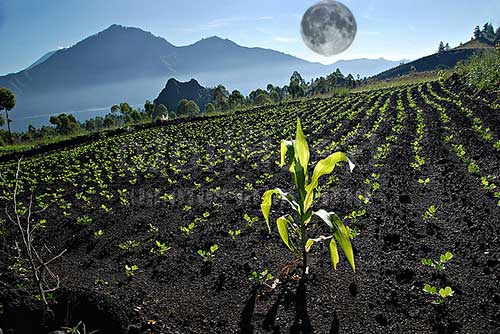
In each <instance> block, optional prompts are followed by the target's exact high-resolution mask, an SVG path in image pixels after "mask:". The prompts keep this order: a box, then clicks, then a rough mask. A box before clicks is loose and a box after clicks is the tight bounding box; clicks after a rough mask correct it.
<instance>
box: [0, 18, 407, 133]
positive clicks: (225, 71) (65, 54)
mask: <svg viewBox="0 0 500 334" xmlns="http://www.w3.org/2000/svg"><path fill="white" fill-rule="evenodd" d="M43 58H45V59H43ZM382 62H383V63H382ZM379 63H380V64H382V65H379ZM396 63H399V62H394V63H393V64H390V63H388V62H387V61H385V60H380V59H379V60H375V61H372V60H360V61H356V62H355V63H352V61H344V62H341V63H339V64H332V65H328V66H327V65H322V64H319V63H311V62H308V61H305V60H302V59H299V58H297V57H294V56H291V55H288V54H285V53H282V52H278V51H274V50H270V49H263V48H249V47H244V46H240V45H238V44H236V43H234V42H232V41H230V40H228V39H222V38H219V37H210V38H206V39H202V40H200V41H198V42H196V43H194V44H191V45H187V46H175V45H173V44H171V43H169V42H168V41H167V40H165V39H163V38H161V37H158V36H154V35H153V34H151V33H150V32H146V31H143V30H141V29H138V28H133V27H123V26H120V25H112V26H110V27H109V28H107V29H106V30H103V31H101V32H99V33H97V34H95V35H92V36H90V37H88V38H86V39H84V40H82V41H80V42H79V43H77V44H75V45H74V46H72V47H69V48H66V49H62V50H57V52H55V53H53V54H50V55H45V56H44V57H42V59H40V60H39V61H37V62H36V63H35V64H34V65H33V66H30V67H29V68H27V69H25V70H22V71H20V72H18V73H13V74H8V75H5V76H0V87H8V88H10V89H12V90H13V91H14V93H15V94H16V95H17V106H16V109H15V110H14V112H13V113H12V118H13V121H14V122H13V124H12V125H13V128H14V129H15V130H22V129H25V128H26V126H27V125H28V124H33V125H35V126H38V125H41V124H46V123H47V120H48V118H49V116H50V115H51V114H58V113H62V112H66V113H74V114H76V116H77V118H78V119H79V120H84V119H87V118H90V117H94V116H96V115H97V114H103V113H105V112H106V111H107V110H109V106H111V105H113V104H116V103H119V102H123V101H127V102H129V103H130V104H139V103H144V101H145V100H146V99H151V97H152V96H154V95H153V94H156V92H158V91H160V90H161V89H162V88H163V87H164V83H165V80H166V79H167V78H170V77H174V78H176V79H177V80H180V81H187V80H189V79H190V78H196V79H197V80H198V81H199V82H200V83H201V84H202V85H203V86H205V87H213V86H216V85H218V84H224V85H225V86H226V87H227V88H228V89H229V90H232V89H239V90H240V91H241V92H242V93H244V94H246V93H248V92H250V91H251V90H253V89H255V88H259V87H261V88H262V87H265V86H266V85H267V84H268V83H272V84H274V85H284V84H287V83H288V81H289V78H290V75H291V74H292V73H293V71H299V72H300V73H301V74H302V76H303V77H304V78H305V79H306V80H309V79H311V78H315V77H319V76H324V75H327V74H329V73H331V72H333V71H334V70H335V69H336V68H337V67H339V68H340V69H341V70H342V71H343V72H344V73H347V72H352V74H353V75H356V74H358V73H359V74H360V75H361V76H369V75H374V74H376V73H377V72H379V71H380V70H381V67H380V66H382V67H383V66H387V67H386V69H387V68H390V67H392V66H394V65H396ZM351 65H352V66H351ZM357 68H359V69H357Z"/></svg>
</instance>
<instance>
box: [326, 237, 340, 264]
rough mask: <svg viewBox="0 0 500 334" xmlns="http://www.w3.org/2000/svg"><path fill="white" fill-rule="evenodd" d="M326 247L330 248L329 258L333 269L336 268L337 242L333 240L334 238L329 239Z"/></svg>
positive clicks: (337, 257)
mask: <svg viewBox="0 0 500 334" xmlns="http://www.w3.org/2000/svg"><path fill="white" fill-rule="evenodd" d="M328 248H329V249H330V260H331V261H332V264H333V269H335V270H337V264H338V263H339V252H338V250H337V243H336V242H335V239H334V238H332V239H331V240H330V244H329V247H328Z"/></svg>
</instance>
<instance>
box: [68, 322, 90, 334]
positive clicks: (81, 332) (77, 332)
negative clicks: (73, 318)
mask: <svg viewBox="0 0 500 334" xmlns="http://www.w3.org/2000/svg"><path fill="white" fill-rule="evenodd" d="M80 326H82V328H81V329H80ZM62 329H63V330H64V331H65V332H66V333H68V334H95V333H98V332H99V331H98V330H96V331H91V332H87V327H86V326H85V324H84V323H83V322H81V321H80V322H79V323H78V324H76V326H75V327H62Z"/></svg>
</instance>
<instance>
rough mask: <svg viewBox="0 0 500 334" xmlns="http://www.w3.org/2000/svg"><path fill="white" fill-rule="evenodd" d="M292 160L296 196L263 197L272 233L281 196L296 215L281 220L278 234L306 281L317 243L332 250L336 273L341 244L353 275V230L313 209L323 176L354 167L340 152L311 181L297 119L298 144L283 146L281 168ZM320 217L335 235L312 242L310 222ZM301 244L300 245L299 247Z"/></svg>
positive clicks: (331, 214) (319, 165) (319, 166)
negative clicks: (344, 164)
mask: <svg viewBox="0 0 500 334" xmlns="http://www.w3.org/2000/svg"><path fill="white" fill-rule="evenodd" d="M286 158H288V166H289V171H290V174H291V176H292V181H293V184H294V187H295V196H293V195H292V194H290V193H285V192H284V191H282V190H281V189H279V188H276V189H271V190H268V191H266V192H265V193H264V195H263V196H262V204H261V210H262V214H263V215H264V218H265V220H266V224H267V228H268V230H269V233H270V232H271V225H270V224H269V213H270V211H271V205H272V197H273V195H277V196H278V197H280V198H281V199H282V200H284V201H286V202H287V203H288V204H290V206H291V208H292V212H291V213H290V214H287V215H284V216H282V217H280V218H278V219H277V221H276V224H277V227H278V232H279V235H280V237H281V240H283V242H284V244H285V245H286V246H287V247H288V248H289V249H290V251H292V252H293V253H294V254H295V255H296V256H297V257H298V258H302V272H303V277H305V276H306V275H307V273H308V266H307V253H308V252H309V251H310V249H311V247H312V246H313V244H314V243H317V242H320V241H327V242H328V245H329V250H330V259H331V262H332V264H333V267H334V269H336V267H337V264H338V263H339V253H338V249H337V243H338V245H340V248H341V249H342V251H343V252H344V254H345V256H346V258H347V261H348V262H349V264H350V265H351V268H352V270H353V271H355V270H356V268H355V264H354V254H353V250H352V245H351V239H350V236H349V229H348V228H347V227H346V226H345V225H344V224H343V223H342V221H341V220H340V218H339V216H337V214H335V213H334V212H328V211H326V210H323V209H321V210H317V211H313V209H312V207H313V204H314V202H315V200H317V197H319V196H318V194H316V195H317V196H315V191H316V189H317V188H318V181H319V178H320V177H321V176H323V175H328V174H331V173H332V172H333V169H334V168H335V165H337V164H338V163H340V162H347V163H348V164H349V168H350V170H351V171H352V169H353V168H354V164H352V163H351V161H350V160H349V158H347V156H346V154H345V153H342V152H336V153H333V154H332V155H330V156H329V157H327V158H325V159H323V160H320V161H319V162H318V163H317V164H316V166H315V168H314V171H313V174H312V177H311V178H310V179H309V175H308V170H307V169H308V164H309V158H310V152H309V146H308V144H307V141H306V138H305V137H304V133H303V131H302V126H301V124H300V120H299V119H297V132H296V136H295V140H292V141H282V142H281V164H280V166H281V167H283V166H284V165H285V160H286ZM313 215H316V216H318V217H320V218H321V219H322V220H323V221H324V222H325V223H326V224H327V225H328V227H329V228H330V230H331V233H332V234H331V235H329V236H319V237H317V238H314V239H312V238H309V232H310V230H311V227H310V225H311V224H310V222H311V219H312V217H313ZM296 243H297V244H296Z"/></svg>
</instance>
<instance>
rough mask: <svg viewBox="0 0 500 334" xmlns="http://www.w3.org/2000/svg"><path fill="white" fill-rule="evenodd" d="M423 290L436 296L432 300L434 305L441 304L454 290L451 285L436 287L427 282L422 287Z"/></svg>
mask: <svg viewBox="0 0 500 334" xmlns="http://www.w3.org/2000/svg"><path fill="white" fill-rule="evenodd" d="M422 290H423V291H424V292H427V293H428V294H430V295H432V296H435V297H436V298H435V299H434V300H433V301H432V304H434V305H440V304H443V303H444V302H445V301H446V299H447V298H449V297H451V296H453V294H454V293H455V291H453V290H452V289H451V287H449V286H447V287H445V288H441V289H439V291H438V289H437V288H436V287H435V286H431V285H429V284H425V285H424V288H423V289H422Z"/></svg>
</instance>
